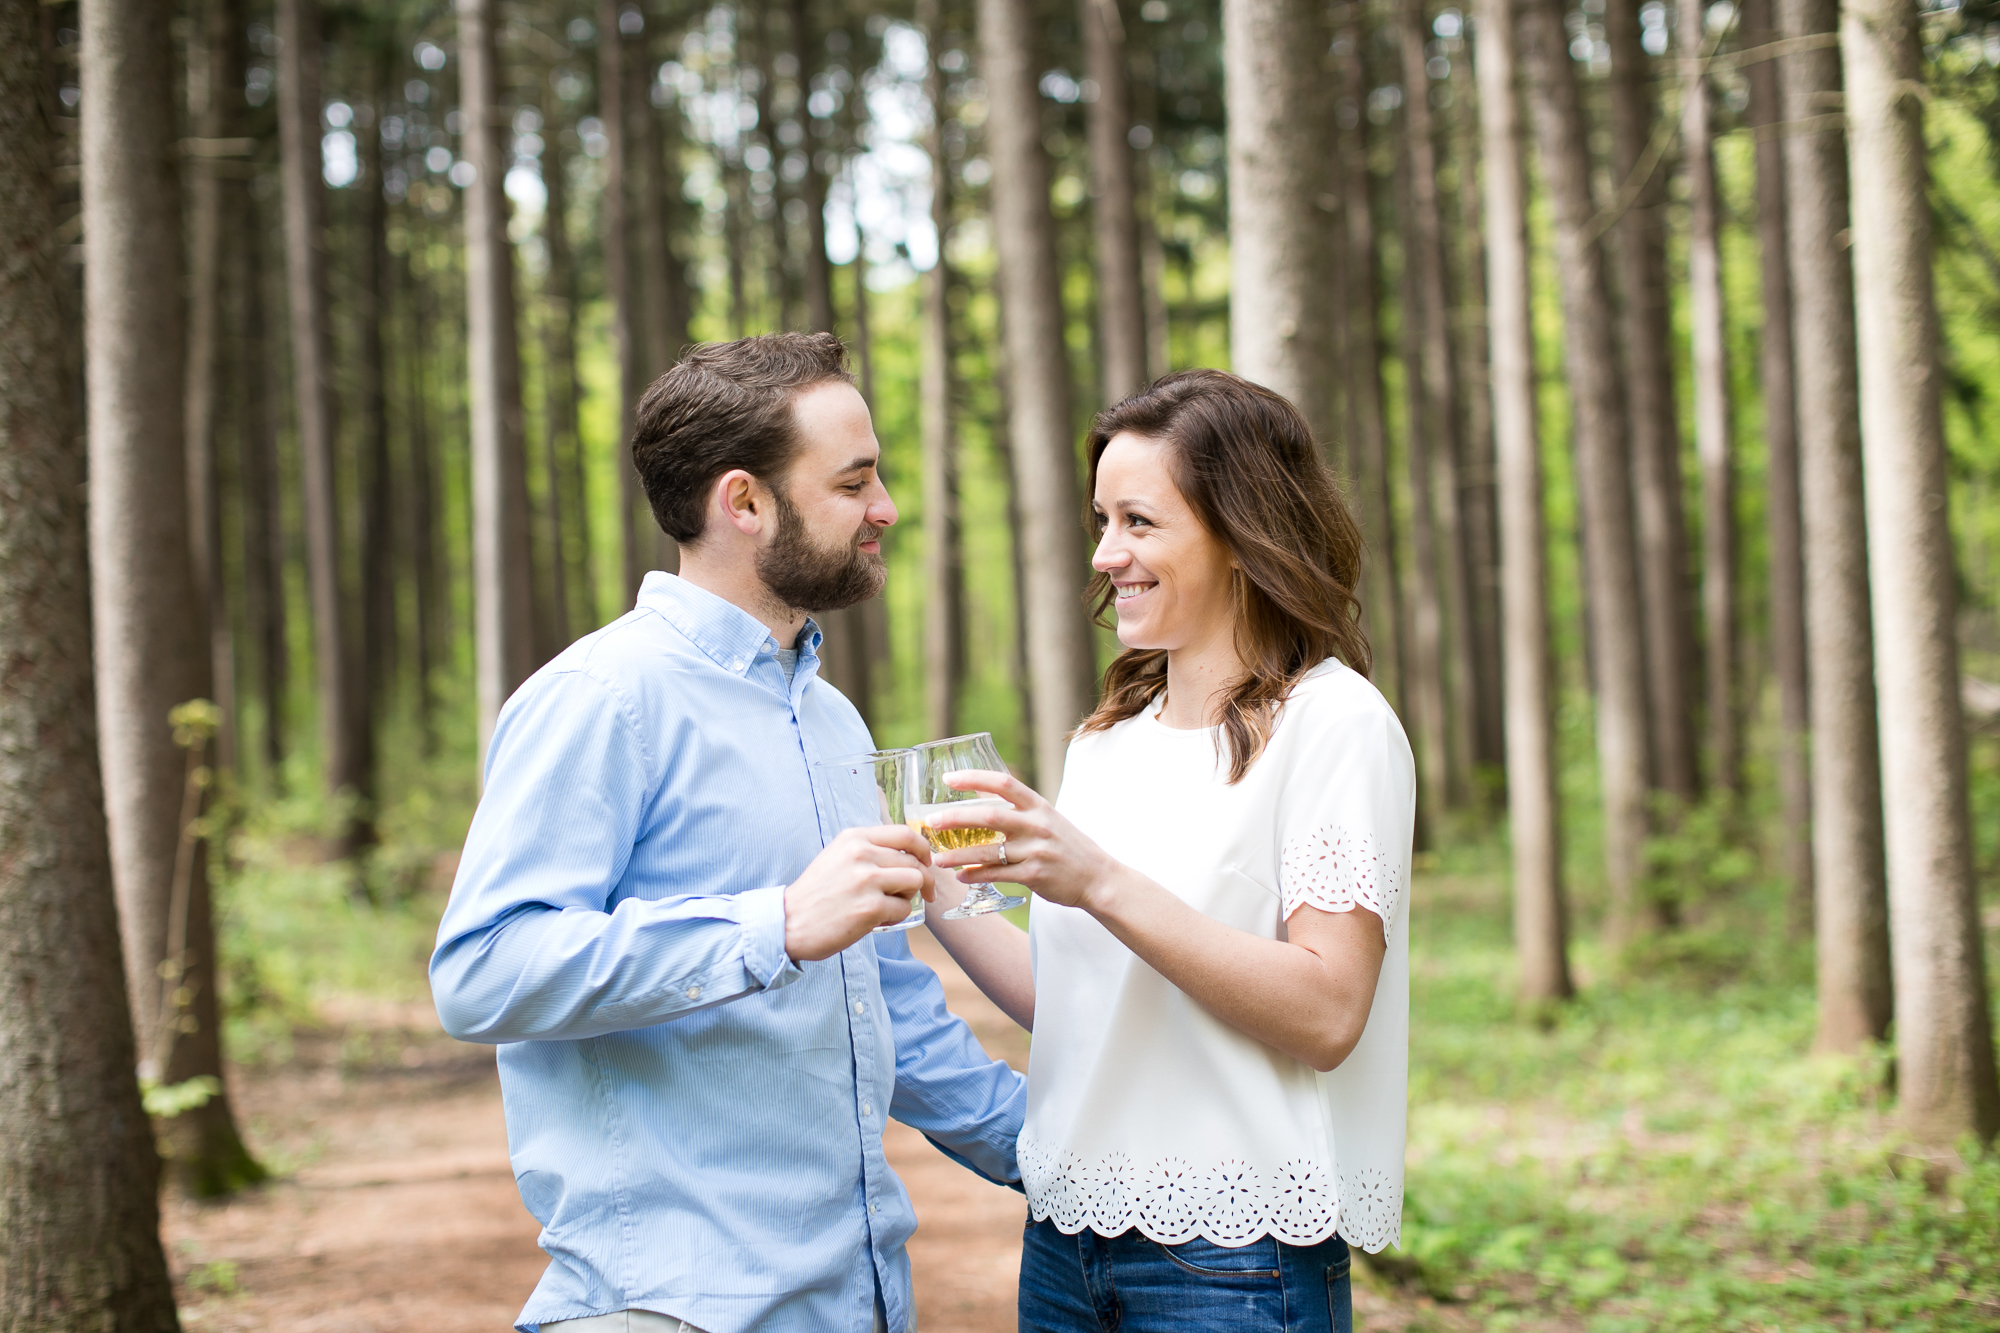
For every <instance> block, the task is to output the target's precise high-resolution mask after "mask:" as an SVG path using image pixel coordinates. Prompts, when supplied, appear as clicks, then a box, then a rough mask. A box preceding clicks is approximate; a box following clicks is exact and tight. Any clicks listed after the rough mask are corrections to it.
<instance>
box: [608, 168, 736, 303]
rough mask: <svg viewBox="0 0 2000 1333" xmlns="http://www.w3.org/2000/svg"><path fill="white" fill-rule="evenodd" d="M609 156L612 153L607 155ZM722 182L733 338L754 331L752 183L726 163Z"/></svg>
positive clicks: (724, 236) (724, 241) (723, 218)
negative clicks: (726, 200)
mask: <svg viewBox="0 0 2000 1333" xmlns="http://www.w3.org/2000/svg"><path fill="white" fill-rule="evenodd" d="M605 156H606V157H609V156H610V154H608V153H607V154H606V155H605ZM722 179H723V184H724V187H725V189H726V190H727V192H728V197H729V203H728V206H727V207H726V208H724V209H723V213H722V242H723V248H724V250H725V251H727V253H728V261H729V336H730V337H732V338H741V337H743V336H744V335H746V334H748V333H749V332H750V294H749V291H748V286H749V262H750V261H749V256H748V254H747V253H746V251H747V249H748V247H749V237H748V235H747V234H746V233H747V231H748V228H749V225H750V224H749V217H750V181H749V177H748V176H747V174H746V173H745V172H744V170H743V164H742V162H741V161H740V160H739V161H734V162H725V163H724V164H723V168H722Z"/></svg>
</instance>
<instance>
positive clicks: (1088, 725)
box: [1077, 370, 1372, 783]
mask: <svg viewBox="0 0 2000 1333" xmlns="http://www.w3.org/2000/svg"><path fill="white" fill-rule="evenodd" d="M1126 433H1130V434H1133V435H1143V436H1145V437H1146V438H1148V439H1153V440H1159V441H1161V442H1162V443H1164V444H1165V445H1166V446H1167V447H1166V451H1165V452H1166V460H1167V468H1168V471H1169V473H1170V474H1171V475H1172V477H1173V479H1174V484H1175V485H1176V486H1178V487H1179V488H1180V492H1181V495H1182V496H1184V497H1185V498H1186V500H1187V502H1188V505H1189V507H1191V508H1192V509H1193V510H1194V512H1195V515H1196V517H1198V518H1199V519H1200V520H1201V523H1202V526H1203V527H1205V528H1207V529H1208V531H1209V532H1211V533H1212V534H1214V535H1215V537H1216V538H1217V539H1218V540H1219V541H1221V542H1222V543H1223V544H1224V545H1225V546H1227V547H1228V548H1229V553H1230V554H1231V555H1232V556H1234V557H1235V559H1236V565H1237V568H1236V570H1235V571H1234V572H1232V574H1231V575H1230V585H1231V586H1230V601H1231V604H1232V606H1233V607H1234V609H1235V614H1236V651H1237V654H1238V655H1239V656H1240V657H1241V658H1242V659H1243V662H1244V665H1246V666H1247V667H1248V668H1249V671H1248V673H1247V674H1246V675H1245V676H1244V677H1243V678H1242V679H1241V680H1239V681H1238V682H1236V684H1235V685H1234V686H1233V687H1232V688H1231V689H1230V691H1229V699H1228V702H1227V704H1226V705H1225V707H1224V710H1223V716H1222V730H1221V732H1220V733H1219V735H1218V738H1217V752H1218V754H1219V753H1220V752H1221V747H1222V745H1223V744H1224V743H1225V742H1226V743H1227V745H1228V747H1229V780H1230V782H1232V783H1235V782H1240V781H1242V780H1243V776H1244V774H1246V773H1248V772H1249V771H1250V766H1251V765H1252V764H1253V763H1255V762H1256V761H1257V757H1258V756H1259V755H1261V754H1262V753H1263V752H1264V747H1265V746H1266V745H1267V744H1269V743H1270V739H1271V732H1272V729H1273V728H1274V727H1275V726H1276V725H1277V721H1278V714H1279V712H1280V710H1281V709H1282V708H1283V707H1284V703H1285V700H1286V699H1287V698H1289V697H1290V695H1291V692H1292V690H1293V689H1294V688H1295V687H1296V686H1297V685H1298V683H1299V681H1300V680H1301V679H1302V678H1303V677H1304V676H1305V674H1306V673H1307V672H1308V671H1311V670H1312V669H1313V668H1314V667H1316V666H1318V665H1319V664H1320V663H1321V662H1323V661H1325V660H1326V659H1327V658H1329V657H1338V658H1339V659H1340V660H1341V661H1342V662H1345V663H1346V664H1347V665H1348V666H1350V667H1352V668H1354V670H1356V671H1358V672H1360V673H1361V674H1362V675H1364V676H1365V675H1367V674H1368V673H1369V670H1370V667H1371V665H1372V659H1371V655H1370V653H1369V650H1368V636H1367V635H1366V634H1365V633H1363V632H1362V628H1361V602H1360V599H1359V598H1358V597H1357V596H1356V592H1355V590H1356V588H1357V587H1358V586H1359V584H1360V580H1361V559H1362V540H1361V528H1360V525H1359V524H1357V523H1356V522H1355V521H1354V515H1353V514H1352V513H1350V512H1349V510H1348V507H1347V501H1346V500H1345V499H1344V498H1343V497H1342V495H1341V493H1340V483H1339V482H1338V480H1336V479H1335V477H1334V474H1333V470H1332V469H1331V468H1329V467H1328V466H1327V465H1326V461H1325V460H1324V459H1323V458H1322V457H1321V456H1320V450H1319V446H1318V444H1317V443H1316V442H1315V441H1314V440H1313V435H1312V427H1310V426H1308V425H1307V424H1306V420H1305V418H1304V417H1303V416H1302V415H1300V413H1299V410H1298V409H1297V408H1296V407H1293V406H1292V405H1291V403H1290V402H1288V401H1286V400H1285V399H1284V398H1283V397H1282V396H1280V395H1278V394H1275V393H1273V392H1271V391H1270V390H1269V389H1266V388H1264V387H1262V386H1261V385H1257V384H1252V383H1251V382H1250V381H1248V380H1246V379H1243V378H1242V377H1240V376H1237V375H1231V374H1228V373H1227V372H1225V371H1220V370H1183V371H1179V372H1177V373H1175V374H1172V375H1168V376H1166V377H1165V378H1163V379H1159V380H1156V381H1154V382H1153V383H1152V384H1151V385H1149V386H1147V387H1146V388H1145V389H1143V390H1141V391H1140V392H1138V393H1136V394H1134V395H1132V396H1131V397H1130V398H1127V399H1126V400H1125V401H1124V402H1122V403H1119V404H1118V405H1117V406H1115V407H1110V408H1107V409H1105V410H1104V411H1102V412H1100V413H1098V414H1097V419H1096V420H1095V421H1093V422H1092V423H1091V427H1090V442H1089V454H1090V493H1091V494H1093V495H1094V494H1095V493H1096V491H1097V465H1098V461H1099V460H1100V459H1102V458H1103V456H1104V449H1105V446H1106V445H1108V444H1110V443H1111V440H1112V437H1113V436H1116V435H1121V434H1126ZM1089 521H1090V522H1091V523H1092V525H1093V528H1097V527H1101V525H1102V520H1101V519H1099V518H1097V517H1096V515H1095V514H1094V513H1093V514H1092V515H1091V516H1090V518H1089ZM1090 595H1091V597H1092V598H1093V599H1094V600H1095V607H1094V612H1095V616H1096V620H1097V623H1098V624H1099V625H1102V626H1104V627H1105V628H1107V629H1109V628H1112V627H1113V621H1112V620H1111V619H1109V618H1108V617H1107V614H1106V613H1107V611H1108V610H1109V608H1110V606H1111V603H1112V600H1113V598H1114V597H1115V595H1116V594H1115V593H1114V591H1113V589H1112V587H1111V579H1110V576H1109V575H1107V574H1103V573H1099V574H1098V575H1097V576H1096V577H1095V578H1093V579H1092V580H1091V583H1090ZM1166 680H1167V654H1166V653H1165V651H1163V650H1160V649H1154V648H1128V649H1126V650H1125V651H1124V652H1122V653H1120V654H1119V655H1118V657H1117V658H1116V660H1114V661H1113V662H1112V663H1111V667H1110V669H1109V670H1108V671H1106V672H1105V673H1104V694H1103V697H1102V699H1101V700H1100V702H1099V703H1098V705H1097V710H1096V711H1095V712H1093V713H1092V714H1091V715H1090V716H1089V717H1087V718H1085V719H1084V720H1083V723H1082V725H1081V726H1079V727H1078V728H1077V731H1078V732H1079V733H1083V732H1091V731H1103V730H1104V729H1105V728H1107V727H1110V726H1112V725H1114V724H1116V723H1119V722H1122V721H1124V720H1125V719H1126V718H1128V717H1132V716H1134V715H1136V714H1137V713H1138V712H1139V711H1140V710H1141V709H1143V708H1144V707H1146V705H1147V703H1148V702H1149V701H1151V700H1152V699H1153V698H1154V696H1156V695H1157V694H1159V692H1160V691H1161V689H1162V688H1163V687H1164V686H1165V685H1166Z"/></svg>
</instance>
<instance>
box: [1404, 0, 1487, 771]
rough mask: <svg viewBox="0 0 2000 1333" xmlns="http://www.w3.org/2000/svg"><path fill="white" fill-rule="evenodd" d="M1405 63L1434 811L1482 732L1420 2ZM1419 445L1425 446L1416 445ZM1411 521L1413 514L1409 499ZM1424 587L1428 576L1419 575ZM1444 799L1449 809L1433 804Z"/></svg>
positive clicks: (1426, 30)
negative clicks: (1433, 716) (1437, 726)
mask: <svg viewBox="0 0 2000 1333" xmlns="http://www.w3.org/2000/svg"><path fill="white" fill-rule="evenodd" d="M1397 21H1398V26H1399V29H1400V32H1399V34H1398V35H1399V37H1400V38H1401V40H1400V43H1399V45H1400V46H1401V48H1402V55H1403V69H1402V76H1403V137H1404V145H1405V152H1406V154H1407V160H1408V165H1409V170H1408V175H1407V178H1406V183H1407V195H1406V203H1407V213H1406V217H1405V219H1404V224H1405V225H1404V228H1403V256H1404V258H1403V262H1404V267H1405V272H1406V278H1407V281H1406V285H1405V291H1406V293H1407V298H1406V300H1405V302H1404V311H1403V320H1404V325H1405V335H1404V342H1405V345H1406V347H1408V349H1409V351H1410V352H1411V353H1414V356H1406V361H1408V362H1409V365H1408V367H1407V369H1406V370H1405V374H1406V376H1407V377H1408V379H1409V381H1410V446H1409V448H1410V460H1411V463H1410V478H1411V481H1410V484H1411V486H1412V487H1415V486H1416V485H1417V484H1418V481H1417V476H1418V471H1419V460H1420V459H1421V462H1422V468H1421V470H1422V472H1423V474H1424V483H1425V485H1426V487H1427V492H1426V496H1425V499H1427V500H1428V501H1429V502H1430V503H1431V504H1432V505H1433V506H1434V507H1435V510H1436V519H1435V522H1434V524H1433V529H1432V532H1433V536H1432V542H1433V552H1434V554H1433V557H1432V558H1433V559H1435V561H1436V564H1435V565H1434V566H1431V567H1430V568H1431V569H1432V570H1433V571H1434V573H1433V575H1432V577H1434V578H1435V580H1436V593H1435V596H1436V599H1437V612H1438V617H1439V627H1438V635H1437V643H1436V653H1437V657H1436V662H1437V667H1436V673H1437V678H1438V679H1437V686H1436V689H1437V695H1438V701H1439V702H1440V703H1441V704H1443V705H1444V711H1443V713H1442V714H1441V715H1440V718H1439V721H1440V722H1441V724H1442V728H1441V732H1440V738H1441V742H1442V747H1441V748H1442V755H1441V757H1442V758H1443V760H1444V771H1443V772H1442V773H1441V774H1439V775H1438V779H1437V780H1433V782H1432V783H1431V786H1432V788H1433V802H1434V807H1435V808H1443V805H1451V806H1457V805H1462V804H1464V803H1465V802H1466V800H1467V799H1468V797H1469V796H1470V794H1471V790H1472V765H1473V737H1474V736H1475V735H1476V734H1477V733H1478V730H1479V693H1478V678H1479V675H1480V666H1479V661H1478V654H1477V640H1476V638H1475V636H1474V634H1473V611H1472V596H1471V593H1472V587H1471V568H1470V565H1469V562H1468V560H1467V551H1466V545H1465V526H1464V518H1463V515H1462V514H1461V512H1460V498H1461V494H1462V491H1463V479H1462V478H1461V477H1460V475H1459V461H1460V459H1461V456H1462V455H1463V453H1464V447H1465V444H1464V432H1463V430H1462V425H1463V421H1462V417H1461V413H1460V404H1459V400H1458V380H1459V374H1458V365H1457V357H1456V356H1455V355H1454V349H1453V347H1452V341H1451V299H1450V297H1449V296H1448V294H1447V293H1446V290H1445V286H1446V284H1445V273H1446V266H1445V247H1444V221H1443V217H1442V213H1441V210H1440V208H1439V205H1438V185H1437V177H1438V155H1437V139H1436V127H1435V125H1434V124H1433V121H1432V117H1431V103H1430V82H1431V81H1430V73H1429V70H1428V68H1427V62H1426V52H1427V49H1428V42H1429V38H1430V24H1429V23H1428V22H1427V21H1426V17H1425V13H1424V0H1400V2H1399V3H1398V5H1397ZM1419 437H1421V438H1419ZM1412 510H1413V513H1414V512H1415V511H1416V505H1415V504H1414V496H1413V505H1412ZM1419 577H1420V579H1421V577H1422V575H1421V574H1420V576H1419ZM1439 798H1442V802H1443V805H1439V804H1437V802H1438V801H1439Z"/></svg>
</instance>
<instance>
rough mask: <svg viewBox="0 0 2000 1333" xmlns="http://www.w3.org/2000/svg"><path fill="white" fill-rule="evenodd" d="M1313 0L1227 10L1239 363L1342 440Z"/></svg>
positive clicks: (1261, 2)
mask: <svg viewBox="0 0 2000 1333" xmlns="http://www.w3.org/2000/svg"><path fill="white" fill-rule="evenodd" d="M1326 38H1327V34H1326V29H1325V23H1324V18H1323V11H1322V10H1321V9H1320V8H1319V7H1318V6H1316V5H1313V4H1310V3H1307V0H1225V3H1224V4H1223V6H1222V51H1223V92H1224V96H1225V100H1226V102H1227V109H1228V119H1229V240H1230V245H1229V359H1230V364H1231V365H1232V366H1233V367H1235V369H1236V373H1237V374H1239V375H1242V376H1244V377H1245V378H1246V379H1250V380H1254V381H1256V382H1257V383H1259V384H1262V385H1264V386H1265V387H1266V388H1269V389H1272V390H1274V391H1276V392H1278V393H1281V394H1283V395H1284V396H1285V397H1286V398H1289V399H1290V400H1291V401H1292V403H1293V404H1294V405H1296V406H1297V407H1298V409H1299V411H1300V412H1302V413H1303V414H1304V415H1305V419H1306V421H1307V422H1308V423H1309V424H1310V425H1311V426H1312V429H1313V435H1314V437H1315V438H1317V439H1319V440H1321V441H1327V440H1331V439H1333V438H1334V435H1335V432H1334V426H1333V406H1334V404H1333V363H1332V357H1331V355H1330V348H1331V347H1332V343H1333V328H1332V325H1333V312H1332V310H1331V309H1330V308H1329V307H1328V305H1327V301H1326V288H1327V280H1328V276H1329V275H1328V272H1327V256H1326V247H1325V242H1324V237H1323V235H1322V233H1323V232H1324V230H1325V227H1326V219H1325V216H1324V214H1323V213H1322V211H1321V206H1320V196H1321V195H1322V194H1323V193H1325V190H1326V143H1325V135H1326V132H1325V126H1326V123H1327V118H1328V113H1329V111H1330V110H1331V108H1330V106H1329V105H1328V98H1327V91H1328V90H1327V83H1326V78H1325V75H1324V73H1323V72H1322V71H1321V69H1320V53H1321V52H1322V51H1324V50H1325V49H1326V47H1327V40H1326Z"/></svg>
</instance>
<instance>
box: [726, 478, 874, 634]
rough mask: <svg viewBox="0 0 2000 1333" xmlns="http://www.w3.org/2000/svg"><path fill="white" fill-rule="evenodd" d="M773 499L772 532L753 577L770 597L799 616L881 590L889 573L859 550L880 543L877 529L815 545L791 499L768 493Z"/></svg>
mask: <svg viewBox="0 0 2000 1333" xmlns="http://www.w3.org/2000/svg"><path fill="white" fill-rule="evenodd" d="M773 499H775V500H776V502H777V511H778V532H777V535H776V536H775V537H773V538H772V540H771V544H770V545H769V546H767V547H765V548H764V549H763V550H761V551H759V552H758V553H757V577H758V578H760V579H762V580H763V582H764V586H765V587H766V588H769V589H770V590H771V595H772V596H773V597H775V598H777V599H778V600H779V601H781V602H783V603H784V604H785V605H786V606H788V607H792V608H795V609H798V610H801V611H838V610H840V609H841V608H842V607H847V606H853V605H854V604H855V603H856V602H865V601H867V600H868V599H869V598H870V597H873V596H874V595H875V594H876V593H878V592H880V591H882V585H883V583H885V582H886V581H887V580H888V577H889V572H888V570H887V569H886V568H885V567H884V565H883V563H882V557H881V555H880V554H879V553H878V554H875V555H870V554H868V553H867V552H865V551H863V550H861V549H860V548H861V543H862V542H864V541H875V540H877V539H879V538H880V536H881V534H882V530H881V529H880V528H878V527H876V526H875V525H874V524H872V523H866V524H863V525H862V526H861V528H860V529H859V530H857V531H856V532H855V533H854V534H853V535H852V536H850V537H849V538H847V539H846V540H845V541H842V542H840V543H838V544H837V545H832V546H820V545H818V544H817V543H815V542H814V541H813V539H812V534H811V533H810V532H808V531H807V530H806V522H805V517H804V515H802V514H800V513H799V511H798V510H797V509H796V508H794V507H793V505H792V502H791V500H790V499H789V498H788V497H787V496H786V495H785V494H784V493H783V492H782V491H778V492H774V493H773Z"/></svg>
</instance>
